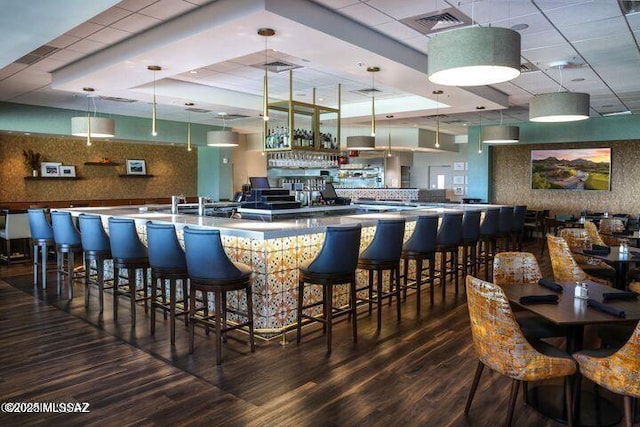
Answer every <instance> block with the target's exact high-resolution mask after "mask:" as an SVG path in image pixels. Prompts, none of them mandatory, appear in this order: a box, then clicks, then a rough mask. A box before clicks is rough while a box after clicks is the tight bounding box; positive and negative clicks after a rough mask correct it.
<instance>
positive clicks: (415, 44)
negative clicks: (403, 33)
mask: <svg viewBox="0 0 640 427" xmlns="http://www.w3.org/2000/svg"><path fill="white" fill-rule="evenodd" d="M429 40H430V39H429V38H428V37H425V36H418V37H413V38H411V39H404V40H402V43H404V44H406V45H407V46H410V47H412V48H414V49H416V50H417V51H419V52H422V53H425V54H426V53H427V52H428V48H429Z"/></svg>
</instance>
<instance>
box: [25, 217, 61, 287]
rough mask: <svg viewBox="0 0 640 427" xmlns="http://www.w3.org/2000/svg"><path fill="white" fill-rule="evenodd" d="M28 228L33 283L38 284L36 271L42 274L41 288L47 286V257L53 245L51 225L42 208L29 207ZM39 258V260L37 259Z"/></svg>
mask: <svg viewBox="0 0 640 427" xmlns="http://www.w3.org/2000/svg"><path fill="white" fill-rule="evenodd" d="M27 213H28V215H29V228H30V230H31V244H32V245H33V284H34V285H36V286H38V272H39V270H41V274H42V289H46V288H47V257H48V256H49V248H54V247H55V240H54V239H53V227H51V224H49V221H48V220H47V216H46V215H45V213H44V209H29V210H28V211H27ZM38 258H40V261H38Z"/></svg>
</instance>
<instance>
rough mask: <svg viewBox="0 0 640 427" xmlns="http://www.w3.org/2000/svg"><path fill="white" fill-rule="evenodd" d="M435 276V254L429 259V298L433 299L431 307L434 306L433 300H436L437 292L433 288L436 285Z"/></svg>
mask: <svg viewBox="0 0 640 427" xmlns="http://www.w3.org/2000/svg"><path fill="white" fill-rule="evenodd" d="M435 276H436V256H435V254H434V255H433V256H432V257H431V258H429V297H430V299H431V305H433V300H434V298H435V296H434V294H435V290H434V289H433V286H434V285H435Z"/></svg>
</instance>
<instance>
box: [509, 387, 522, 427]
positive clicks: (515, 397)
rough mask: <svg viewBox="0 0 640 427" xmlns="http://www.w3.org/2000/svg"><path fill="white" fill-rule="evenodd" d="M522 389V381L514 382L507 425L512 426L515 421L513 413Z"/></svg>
mask: <svg viewBox="0 0 640 427" xmlns="http://www.w3.org/2000/svg"><path fill="white" fill-rule="evenodd" d="M519 388H520V381H519V380H513V381H512V382H511V394H510V395H509V411H508V412H507V422H506V425H507V426H510V425H511V423H512V421H513V412H514V410H515V407H516V400H518V389H519Z"/></svg>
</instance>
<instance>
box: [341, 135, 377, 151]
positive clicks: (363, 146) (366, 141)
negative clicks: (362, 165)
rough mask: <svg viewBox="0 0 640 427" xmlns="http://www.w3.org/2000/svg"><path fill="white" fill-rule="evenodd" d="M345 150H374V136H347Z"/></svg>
mask: <svg viewBox="0 0 640 427" xmlns="http://www.w3.org/2000/svg"><path fill="white" fill-rule="evenodd" d="M347 149H348V150H360V151H369V150H375V149H376V137H375V136H348V137H347Z"/></svg>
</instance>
